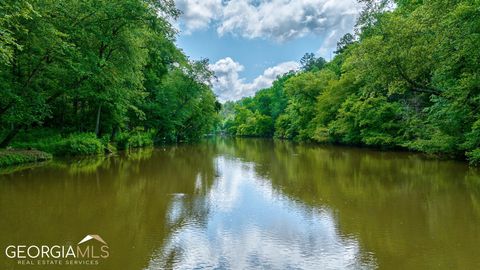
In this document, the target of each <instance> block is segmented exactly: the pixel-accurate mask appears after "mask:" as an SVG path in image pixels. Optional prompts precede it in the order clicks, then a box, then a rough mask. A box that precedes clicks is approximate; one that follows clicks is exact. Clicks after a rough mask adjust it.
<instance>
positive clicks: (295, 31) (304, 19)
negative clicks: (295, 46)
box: [175, 0, 359, 42]
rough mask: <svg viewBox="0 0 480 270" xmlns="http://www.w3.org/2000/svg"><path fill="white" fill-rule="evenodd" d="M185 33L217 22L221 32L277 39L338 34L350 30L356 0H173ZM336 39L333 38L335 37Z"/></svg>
mask: <svg viewBox="0 0 480 270" xmlns="http://www.w3.org/2000/svg"><path fill="white" fill-rule="evenodd" d="M175 2H176V3H177V6H178V8H179V9H180V10H182V12H183V15H182V22H183V25H184V28H185V30H186V31H187V32H191V31H193V30H197V29H202V28H207V27H208V26H209V25H210V23H211V22H212V21H215V22H216V27H217V32H218V33H219V34H220V35H224V34H227V33H231V34H234V35H240V36H242V37H245V38H250V39H253V38H265V39H272V40H276V41H279V42H283V41H288V40H291V39H295V38H299V37H303V36H305V35H308V34H316V35H322V36H324V37H325V38H330V37H331V36H333V38H336V37H341V35H343V34H345V33H346V32H348V31H351V30H352V28H353V26H354V23H355V20H356V17H357V14H358V12H359V7H358V4H356V1H355V0H256V1H253V0H235V1H223V3H222V0H176V1H175ZM335 42H336V40H335Z"/></svg>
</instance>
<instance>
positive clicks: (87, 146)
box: [0, 129, 154, 167]
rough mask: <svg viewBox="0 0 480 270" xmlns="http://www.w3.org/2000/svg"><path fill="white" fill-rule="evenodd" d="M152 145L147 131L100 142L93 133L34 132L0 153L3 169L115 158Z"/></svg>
mask: <svg viewBox="0 0 480 270" xmlns="http://www.w3.org/2000/svg"><path fill="white" fill-rule="evenodd" d="M153 144H154V133H153V132H151V131H144V130H133V131H130V132H121V133H119V134H118V135H116V136H114V138H111V136H104V137H101V138H98V137H97V136H96V135H95V134H94V133H70V134H68V133H65V134H62V133H60V132H58V131H56V130H49V129H39V130H31V131H29V132H24V133H21V134H19V135H18V137H17V138H16V139H15V141H13V142H12V144H11V148H9V149H5V150H0V167H8V166H17V165H22V164H28V163H35V162H41V161H46V160H50V159H52V158H53V157H77V156H95V155H105V154H112V153H116V152H117V151H119V150H129V149H135V148H144V147H151V146H153Z"/></svg>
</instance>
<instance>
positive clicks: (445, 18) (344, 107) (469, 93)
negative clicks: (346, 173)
mask: <svg viewBox="0 0 480 270" xmlns="http://www.w3.org/2000/svg"><path fill="white" fill-rule="evenodd" d="M361 2H363V5H364V10H363V12H362V13H361V15H360V17H359V19H358V22H357V26H356V29H355V33H354V34H347V35H345V36H344V37H343V38H342V39H341V40H340V41H339V42H338V46H337V51H336V56H335V57H334V59H333V60H332V61H330V62H328V63H327V62H326V61H325V60H324V59H322V58H316V57H315V56H314V55H313V54H306V55H305V56H304V57H303V58H302V60H301V63H302V65H303V67H302V70H301V71H299V72H291V73H289V74H285V75H283V76H281V77H279V78H278V79H277V80H276V81H275V82H274V84H273V86H272V87H270V88H268V89H263V90H261V91H259V92H257V94H256V95H255V96H254V97H249V98H244V99H242V100H240V101H238V102H235V103H233V102H229V103H227V104H225V106H224V108H223V111H222V115H223V118H224V119H223V129H224V131H225V132H227V133H229V134H231V135H236V136H256V137H276V138H284V139H293V140H298V141H315V142H321V143H338V144H347V145H366V146H372V147H380V148H403V149H410V150H414V151H421V152H425V153H429V154H435V155H444V156H449V157H466V158H468V159H469V160H470V161H471V163H473V164H474V163H477V164H478V163H479V162H480V1H478V0H462V1H452V0H448V1H447V0H426V1H411V0H398V1H361Z"/></svg>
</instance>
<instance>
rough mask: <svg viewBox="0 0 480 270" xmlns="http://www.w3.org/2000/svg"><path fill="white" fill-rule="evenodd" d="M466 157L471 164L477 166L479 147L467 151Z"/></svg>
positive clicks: (479, 161) (479, 158)
mask: <svg viewBox="0 0 480 270" xmlns="http://www.w3.org/2000/svg"><path fill="white" fill-rule="evenodd" d="M467 158H468V161H469V162H470V164H471V165H473V166H479V165H480V148H477V149H475V150H473V151H470V152H467Z"/></svg>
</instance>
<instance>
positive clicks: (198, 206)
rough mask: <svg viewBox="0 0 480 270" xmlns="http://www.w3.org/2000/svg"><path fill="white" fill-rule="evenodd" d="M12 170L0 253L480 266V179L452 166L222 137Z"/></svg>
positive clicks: (221, 262) (113, 265) (4, 264)
mask: <svg viewBox="0 0 480 270" xmlns="http://www.w3.org/2000/svg"><path fill="white" fill-rule="evenodd" d="M10 172H11V173H10V174H4V175H0V217H1V218H0V232H1V233H0V248H1V249H2V251H3V249H4V247H5V246H7V245H10V244H25V243H28V244H43V243H45V244H58V243H65V244H68V243H76V242H78V241H79V240H80V238H82V237H84V236H85V235H86V234H92V233H94V234H99V235H101V236H102V238H103V239H104V240H106V241H107V242H108V244H109V246H110V248H111V256H110V258H109V259H108V260H106V261H105V262H103V263H102V264H101V265H100V266H98V267H95V269H108V270H113V269H127V270H128V269H132V270H137V269H138V270H140V269H149V270H150V269H171V268H175V269H176V268H179V269H191V268H200V269H202V268H204V269H210V268H227V269H229V268H232V269H244V268H255V269H258V268H262V269H263V268H270V269H372V268H380V269H480V257H479V256H478V255H477V252H478V248H480V246H479V244H478V243H480V174H479V171H478V170H474V169H470V168H468V167H467V166H466V165H465V164H463V163H459V162H451V161H434V160H425V159H423V158H422V157H421V156H418V155H414V154H407V153H393V152H376V151H370V150H366V149H351V148H343V147H319V146H311V145H299V144H293V143H289V142H282V141H270V140H252V139H248V140H242V139H231V140H217V141H210V142H206V143H203V144H199V145H191V146H189V145H184V146H178V147H165V148H160V149H146V150H142V151H134V152H130V153H125V154H122V155H119V156H109V157H105V158H93V159H79V160H67V161H54V162H50V163H49V164H47V165H45V166H42V167H24V168H22V170H11V171H10ZM2 253H3V252H2ZM69 268H71V269H85V268H84V267H82V266H79V267H69ZM0 269H38V268H35V267H27V266H18V265H16V262H15V261H12V260H8V259H7V258H6V257H5V256H0ZM48 269H64V267H57V268H55V267H50V266H49V267H48Z"/></svg>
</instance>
